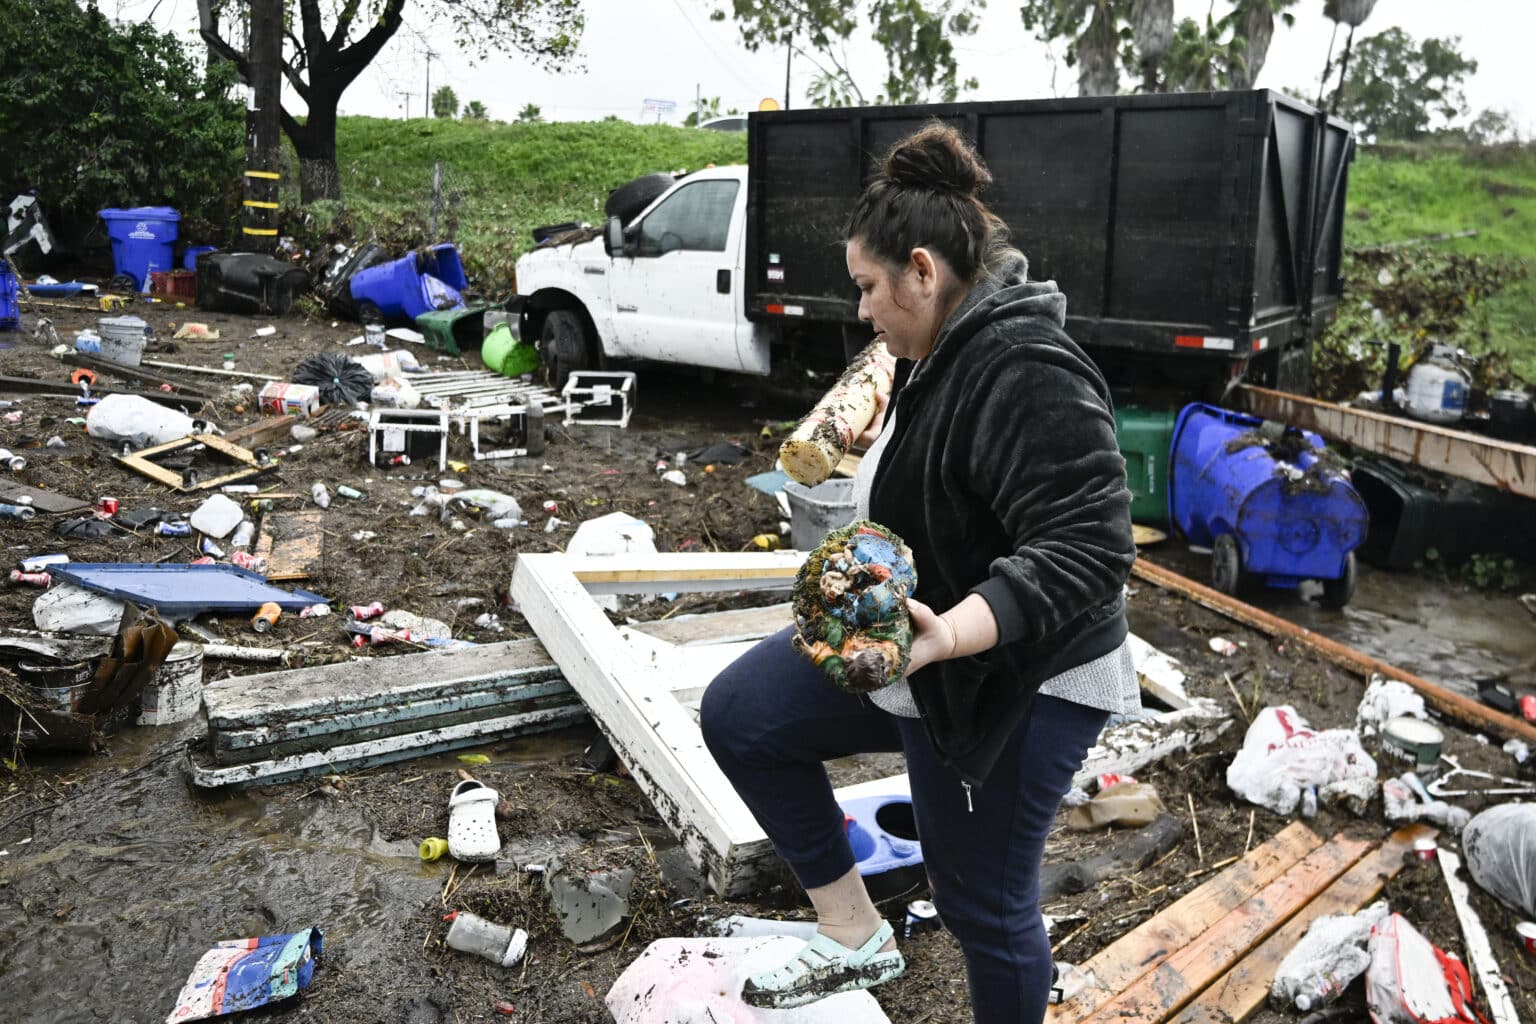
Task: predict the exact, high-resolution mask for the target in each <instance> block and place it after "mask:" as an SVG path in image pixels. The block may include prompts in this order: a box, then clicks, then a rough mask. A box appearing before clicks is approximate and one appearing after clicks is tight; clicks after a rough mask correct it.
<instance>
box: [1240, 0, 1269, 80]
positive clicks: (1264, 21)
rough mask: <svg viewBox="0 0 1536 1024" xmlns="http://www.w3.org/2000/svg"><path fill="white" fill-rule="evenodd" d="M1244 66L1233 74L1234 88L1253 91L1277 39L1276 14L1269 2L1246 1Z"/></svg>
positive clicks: (1263, 0) (1267, 0)
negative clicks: (1272, 43) (1272, 45)
mask: <svg viewBox="0 0 1536 1024" xmlns="http://www.w3.org/2000/svg"><path fill="white" fill-rule="evenodd" d="M1244 7H1245V10H1244V12H1243V37H1244V38H1245V39H1246V40H1247V42H1246V44H1245V45H1244V47H1243V66H1242V67H1240V68H1234V69H1233V72H1232V88H1234V89H1251V88H1253V84H1254V83H1255V82H1257V81H1258V80H1259V72H1260V71H1263V70H1264V61H1265V60H1266V59H1268V57H1269V44H1270V41H1271V40H1273V39H1274V37H1275V12H1274V11H1272V10H1270V7H1269V0H1244Z"/></svg>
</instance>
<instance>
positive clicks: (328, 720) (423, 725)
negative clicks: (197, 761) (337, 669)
mask: <svg viewBox="0 0 1536 1024" xmlns="http://www.w3.org/2000/svg"><path fill="white" fill-rule="evenodd" d="M562 707H563V708H571V709H573V710H575V711H579V712H581V713H582V714H583V715H585V714H586V708H585V707H583V706H582V704H581V701H580V700H579V699H578V698H577V696H576V694H574V693H572V692H571V688H570V687H569V686H567V685H566V682H565V680H563V679H555V680H549V681H546V682H534V683H525V682H519V683H510V684H506V685H502V686H498V687H496V688H494V689H488V690H482V691H479V692H477V693H467V694H457V695H454V696H448V697H439V696H433V697H428V698H426V699H424V700H419V701H409V702H406V703H402V704H398V705H393V706H391V707H388V708H378V709H373V710H366V711H352V712H347V713H344V714H340V715H326V716H321V717H318V718H308V719H301V720H298V721H290V722H283V723H281V724H279V725H277V726H258V727H256V728H254V729H233V730H221V729H217V730H215V729H211V730H209V732H208V739H209V742H210V744H211V746H212V749H213V759H214V761H215V762H216V763H218V764H221V765H222V764H241V763H246V762H250V761H265V760H271V759H273V758H280V757H289V756H292V755H294V754H302V753H306V752H308V751H312V750H329V749H332V748H335V747H339V746H344V745H347V744H356V743H362V742H365V741H368V740H375V739H382V738H384V737H386V736H399V735H402V734H404V733H411V732H421V731H423V730H427V729H437V728H442V727H445V726H451V725H459V724H461V723H465V722H477V721H482V720H484V719H487V718H503V717H506V716H507V715H513V714H524V713H527V712H530V711H539V710H543V709H545V708H562Z"/></svg>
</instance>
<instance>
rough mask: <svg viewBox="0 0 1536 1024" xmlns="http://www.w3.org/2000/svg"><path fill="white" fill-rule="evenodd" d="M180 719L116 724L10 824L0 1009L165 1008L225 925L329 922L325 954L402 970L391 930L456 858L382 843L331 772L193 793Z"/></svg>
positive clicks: (136, 1013) (104, 1013)
mask: <svg viewBox="0 0 1536 1024" xmlns="http://www.w3.org/2000/svg"><path fill="white" fill-rule="evenodd" d="M184 728H186V729H188V730H190V729H193V728H195V727H194V726H193V724H192V723H188V726H187V727H184ZM169 732H170V730H154V729H141V730H134V731H133V732H132V733H131V734H129V735H128V736H125V737H122V738H120V739H119V740H118V741H116V742H115V743H114V752H113V755H112V757H111V758H110V759H107V760H105V761H103V760H101V759H97V760H96V761H95V762H94V763H84V764H81V765H77V766H75V767H76V768H83V769H84V770H83V771H74V772H69V773H68V774H69V775H70V776H71V777H75V778H79V779H81V780H82V782H81V784H80V785H79V786H78V787H76V788H75V789H74V790H73V791H72V792H70V793H69V794H67V796H66V799H64V800H63V801H62V802H61V803H60V804H59V806H58V807H57V808H55V809H53V810H51V811H47V812H44V813H42V814H40V815H38V816H36V817H34V818H32V819H29V820H28V821H25V822H22V823H19V824H18V825H14V826H11V827H9V828H7V829H6V831H5V832H4V833H3V834H0V849H4V850H6V851H8V852H7V854H6V855H5V856H3V857H0V1007H4V1009H3V1010H0V1018H3V1019H5V1020H8V1021H26V1022H28V1024H52V1022H60V1024H62V1022H72V1024H73V1022H78V1021H82V1020H101V1021H114V1022H115V1021H124V1022H127V1021H134V1022H148V1021H159V1020H164V1019H165V1015H166V1014H167V1013H168V1012H169V1011H170V1009H171V1007H172V1005H173V1004H174V1000H175V996H176V993H177V992H178V991H179V990H180V987H181V985H182V983H183V982H184V981H185V980H186V977H187V975H188V973H189V972H190V971H191V969H192V966H193V965H194V964H195V963H196V961H197V958H198V957H199V956H200V955H201V954H202V952H203V951H204V950H206V949H207V948H208V947H209V946H211V945H212V944H213V943H214V942H217V941H219V940H222V939H230V938H239V937H245V936H253V935H268V934H275V933H283V932H291V931H295V930H298V929H300V928H305V927H308V926H311V925H313V926H318V927H320V928H321V929H322V930H323V931H324V933H325V947H326V948H325V954H324V959H323V960H322V963H324V964H326V966H327V967H329V968H330V969H331V970H337V969H339V970H343V971H346V970H349V969H356V970H358V971H359V972H360V973H363V974H367V973H368V972H369V971H370V969H372V970H373V971H378V970H380V969H389V970H397V969H398V966H399V964H398V949H396V951H395V952H394V953H390V952H389V941H390V940H391V939H393V940H394V941H397V942H398V936H399V933H400V932H401V931H402V930H405V931H407V932H413V933H419V936H420V937H421V938H425V934H426V929H427V928H428V927H429V924H428V923H424V922H423V920H422V917H421V914H420V907H421V905H422V902H423V901H424V900H425V899H427V898H428V897H430V896H431V895H433V894H434V893H436V892H437V891H438V890H439V889H441V887H442V882H443V871H442V870H441V868H442V865H440V864H432V865H423V864H421V862H420V860H419V859H418V857H417V852H416V844H415V843H414V842H413V841H398V842H385V841H384V840H382V839H381V838H380V837H379V836H378V835H377V834H376V832H375V830H374V829H373V828H372V827H371V826H370V824H369V822H368V821H367V819H366V816H365V812H364V811H363V810H361V809H359V808H358V807H357V806H356V805H351V804H344V803H342V802H338V801H336V800H335V799H334V798H332V797H328V796H327V795H325V793H324V791H323V789H322V785H321V783H318V782H297V783H294V784H292V785H289V786H285V787H280V788H276V789H271V790H268V791H266V792H265V794H264V795H262V796H255V795H247V794H231V795H214V796H211V797H210V796H205V795H202V794H198V793H194V792H192V791H191V788H190V787H189V786H188V785H187V783H186V782H185V781H184V780H183V779H182V777H181V775H180V773H179V770H178V762H179V756H177V747H176V745H175V743H174V742H173V741H172V740H171V739H169V738H168V737H167V736H166V734H167V733H169ZM190 734H191V732H190V731H184V732H181V733H180V734H179V735H181V736H186V735H190ZM526 745H527V749H519V744H518V743H515V742H514V743H508V744H501V745H499V746H498V747H497V748H496V750H495V752H494V753H495V756H496V757H497V759H498V760H501V759H502V758H512V759H515V760H518V761H520V762H525V763H526V762H532V761H538V760H548V759H552V758H554V757H558V756H563V755H565V754H567V753H569V751H568V750H567V749H566V748H565V746H562V745H560V744H551V743H549V742H548V741H543V740H540V739H539V738H532V739H530V740H528V741H527V744H526ZM434 760H436V761H439V762H441V763H437V764H434V763H433V761H434ZM453 763H454V762H453V760H452V758H451V757H449V758H445V759H427V760H423V761H422V762H418V764H420V765H421V767H422V770H423V771H432V770H434V769H435V770H451V769H449V768H448V767H447V766H449V765H452V764H453ZM49 767H50V768H52V767H55V766H53V765H50V766H49ZM57 767H66V766H64V765H59V766H57ZM61 774H63V773H61ZM6 817H9V815H0V820H3V819H4V818H6ZM28 836H31V837H32V838H31V841H30V842H25V843H24V842H21V840H24V839H26V838H27V837H28Z"/></svg>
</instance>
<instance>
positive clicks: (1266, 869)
mask: <svg viewBox="0 0 1536 1024" xmlns="http://www.w3.org/2000/svg"><path fill="white" fill-rule="evenodd" d="M1322 843H1323V839H1322V837H1321V836H1319V835H1318V834H1317V833H1316V832H1313V831H1312V830H1311V829H1310V828H1308V827H1307V826H1306V825H1304V824H1302V823H1301V822H1299V821H1298V822H1293V823H1291V824H1290V825H1287V826H1286V827H1285V828H1284V829H1282V830H1281V831H1280V832H1278V833H1277V834H1276V835H1275V836H1274V837H1272V838H1271V839H1270V840H1269V841H1268V842H1265V843H1263V844H1261V845H1259V846H1258V847H1255V848H1254V849H1252V850H1250V851H1248V853H1247V855H1246V856H1244V857H1243V859H1242V860H1240V861H1238V862H1237V863H1236V864H1233V865H1232V866H1231V867H1229V868H1227V869H1226V870H1224V871H1222V872H1221V873H1220V874H1219V875H1216V876H1215V877H1214V878H1212V879H1210V880H1209V881H1207V882H1204V883H1202V884H1201V885H1200V886H1199V887H1197V888H1195V889H1193V890H1191V891H1190V892H1188V893H1186V894H1185V895H1184V897H1183V898H1182V899H1180V900H1179V901H1178V902H1177V903H1175V904H1173V906H1171V907H1168V908H1167V909H1165V910H1164V911H1163V912H1162V913H1160V914H1158V915H1157V916H1156V917H1152V918H1149V919H1148V920H1146V921H1143V922H1142V923H1141V924H1139V925H1137V926H1136V927H1135V928H1133V929H1131V930H1130V931H1129V932H1127V933H1126V934H1125V935H1123V936H1121V937H1120V938H1118V939H1116V940H1115V941H1114V942H1112V943H1110V944H1109V945H1108V946H1106V947H1105V948H1104V949H1102V950H1100V951H1099V952H1098V953H1096V954H1094V955H1093V956H1092V957H1091V958H1089V959H1088V961H1087V962H1085V963H1083V964H1082V965H1081V967H1082V969H1083V970H1084V971H1087V972H1090V973H1091V974H1092V975H1093V979H1094V983H1093V985H1092V986H1090V987H1089V988H1087V989H1085V990H1083V991H1082V992H1080V993H1078V995H1076V996H1074V997H1073V998H1071V999H1068V1000H1066V1001H1065V1002H1063V1003H1061V1004H1059V1005H1057V1006H1052V1007H1051V1008H1050V1009H1049V1010H1047V1011H1046V1016H1045V1019H1046V1020H1047V1021H1053V1022H1058V1024H1066V1022H1067V1021H1076V1020H1079V1019H1081V1018H1083V1017H1085V1016H1087V1015H1088V1014H1090V1013H1092V1012H1093V1011H1094V1010H1096V1009H1098V1008H1099V1007H1100V1006H1102V1005H1104V1004H1105V1003H1106V1002H1108V1001H1109V1000H1110V998H1112V997H1113V996H1114V995H1115V994H1116V993H1118V992H1120V991H1121V990H1122V989H1124V988H1125V987H1126V986H1127V985H1129V984H1131V983H1132V982H1134V981H1135V980H1136V979H1138V978H1140V977H1141V976H1142V975H1144V974H1146V973H1147V972H1148V971H1149V970H1151V969H1152V968H1153V967H1154V966H1156V965H1157V964H1159V963H1161V962H1163V961H1164V960H1166V959H1167V958H1168V957H1169V956H1171V955H1172V954H1173V953H1174V952H1175V951H1177V950H1179V949H1182V948H1184V947H1185V946H1186V945H1188V944H1189V943H1190V942H1193V941H1194V940H1195V938H1196V937H1198V936H1199V935H1200V934H1201V933H1202V932H1204V931H1205V930H1206V929H1207V928H1210V927H1211V926H1212V925H1214V924H1215V923H1216V922H1217V921H1219V920H1221V919H1222V918H1223V917H1225V916H1226V915H1227V914H1228V913H1229V912H1230V911H1232V910H1235V909H1236V908H1237V907H1239V906H1241V905H1242V904H1243V903H1244V902H1246V901H1247V900H1248V899H1250V898H1251V897H1252V896H1253V895H1254V894H1255V893H1257V892H1259V891H1260V890H1262V889H1263V888H1264V887H1265V886H1267V885H1269V884H1270V883H1271V882H1273V881H1274V880H1275V879H1277V878H1279V877H1280V876H1281V875H1282V874H1284V873H1285V872H1286V871H1288V870H1290V869H1291V868H1292V867H1293V866H1294V865H1295V864H1296V862H1297V861H1299V860H1300V859H1301V858H1303V857H1305V856H1306V855H1307V854H1309V853H1311V852H1312V851H1314V850H1316V849H1317V848H1318V847H1319V846H1321V845H1322Z"/></svg>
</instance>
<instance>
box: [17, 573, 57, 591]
mask: <svg viewBox="0 0 1536 1024" xmlns="http://www.w3.org/2000/svg"><path fill="white" fill-rule="evenodd" d="M11 582H12V583H30V584H31V585H32V586H34V587H46V586H48V584H50V583H52V582H53V577H52V576H50V575H48V574H47V573H45V572H22V571H21V570H20V569H12V570H11Z"/></svg>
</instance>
